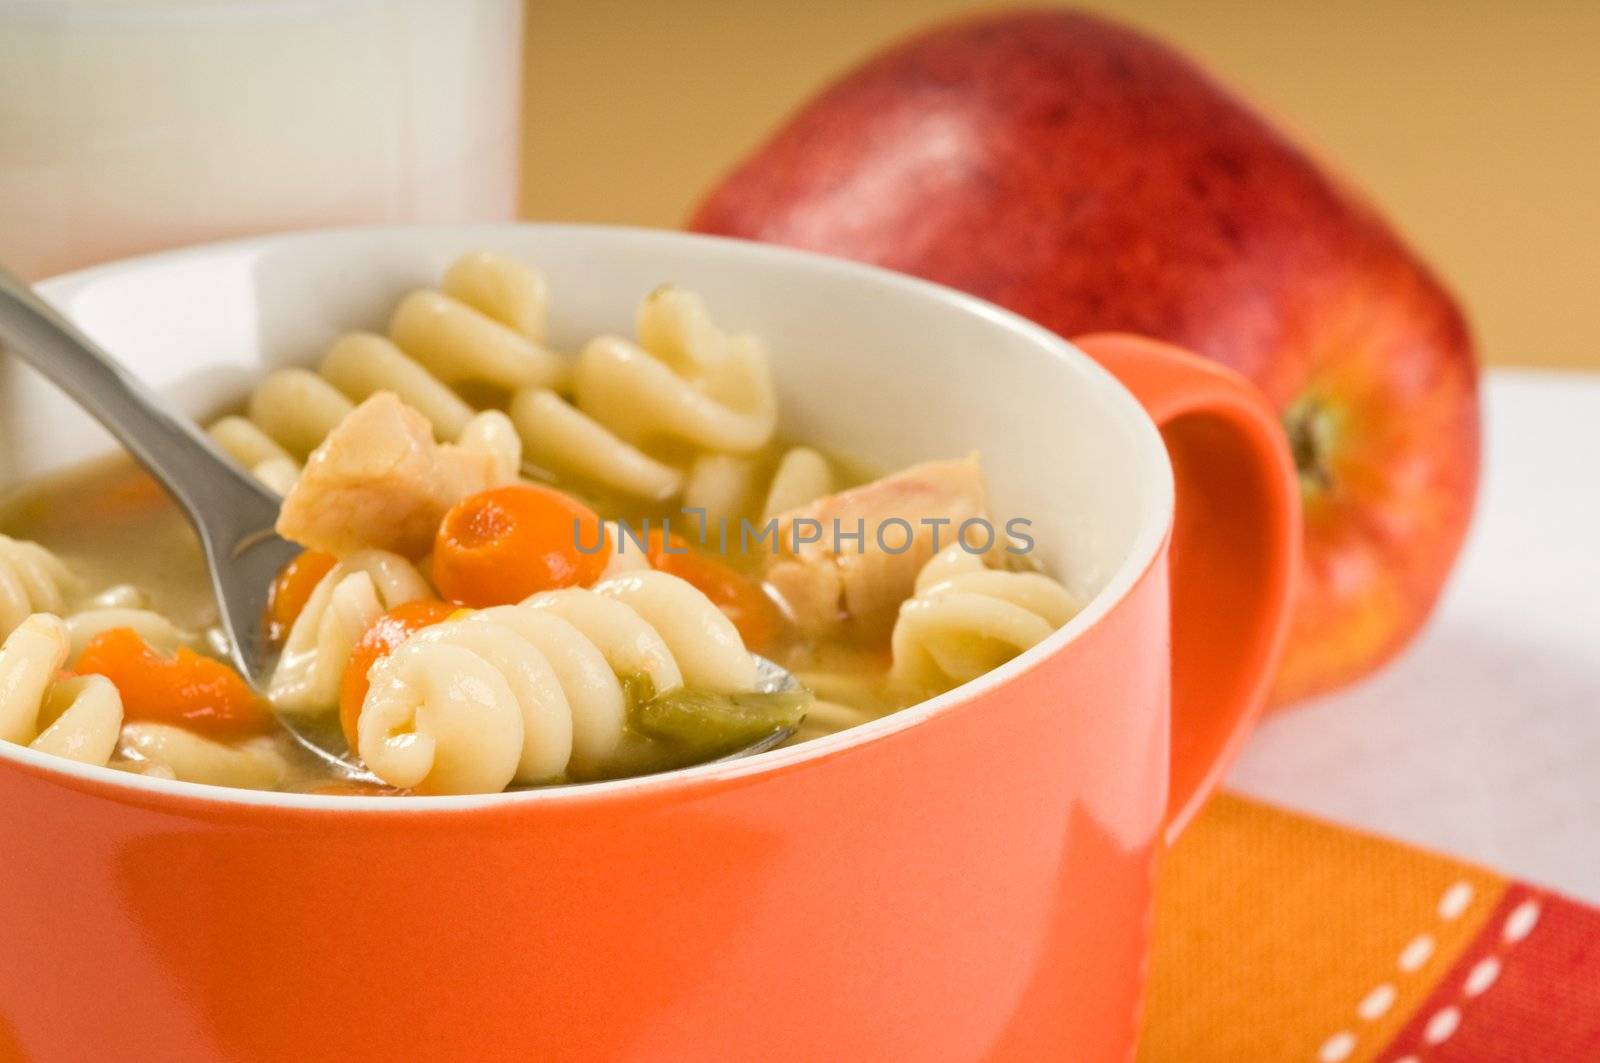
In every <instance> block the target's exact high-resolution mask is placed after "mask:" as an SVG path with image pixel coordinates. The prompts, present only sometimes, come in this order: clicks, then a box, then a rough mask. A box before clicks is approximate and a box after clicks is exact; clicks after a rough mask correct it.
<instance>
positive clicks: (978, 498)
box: [766, 456, 989, 638]
mask: <svg viewBox="0 0 1600 1063" xmlns="http://www.w3.org/2000/svg"><path fill="white" fill-rule="evenodd" d="M988 517H989V505H988V492H987V490H986V489H985V486H984V480H983V470H982V469H981V468H980V467H979V466H978V459H977V457H976V456H973V457H968V458H964V459H961V460H958V461H931V462H926V463H924V464H921V465H913V466H912V467H911V468H909V469H905V470H902V471H901V472H897V473H895V474H894V475H892V476H886V477H884V478H883V479H881V480H874V481H873V482H872V483H869V484H863V485H862V486H860V487H855V488H851V489H850V490H848V491H841V492H839V493H838V494H833V495H828V496H827V497H825V498H820V499H818V500H817V501H815V502H812V503H810V504H809V505H805V506H801V507H799V508H798V509H794V510H791V511H789V512H788V513H785V514H782V515H781V516H779V517H778V524H777V542H776V544H775V547H774V549H775V551H776V552H775V554H774V556H773V559H772V560H771V561H770V562H769V564H768V566H767V572H766V578H767V581H768V583H769V584H770V585H771V586H772V587H773V589H774V590H776V591H777V592H778V595H779V596H780V597H781V598H782V599H783V601H784V604H785V605H786V606H787V607H788V609H789V611H790V614H791V615H792V616H793V618H794V621H795V624H796V625H797V626H798V627H799V628H800V630H801V631H803V632H805V633H807V634H810V635H820V634H824V633H826V632H827V631H829V630H830V629H832V628H834V627H837V626H839V625H841V624H845V623H849V624H851V625H853V626H854V627H855V628H856V629H857V631H858V632H859V633H860V634H861V635H862V636H863V637H867V638H873V637H876V636H878V635H881V634H883V633H885V632H887V631H888V629H889V628H890V627H891V626H892V625H893V623H894V618H895V615H896V613H897V612H898V610H899V608H900V603H901V602H903V601H905V599H907V598H909V597H910V596H911V593H912V589H913V585H914V584H915V582H916V578H917V572H918V571H919V570H920V569H921V568H922V566H923V565H924V564H925V563H926V562H927V561H928V559H929V558H931V557H932V556H933V555H934V553H935V546H936V545H937V546H938V547H941V548H942V547H945V546H948V545H950V544H951V543H954V542H955V541H956V535H957V534H958V531H959V529H960V527H961V525H962V523H963V522H964V521H968V520H973V519H979V520H985V521H987V520H988ZM835 522H837V524H835ZM836 528H837V530H838V533H841V534H836V531H835V529H836ZM858 530H859V531H860V532H861V533H862V534H861V535H860V537H859V538H857V537H856V532H857V531H858ZM813 538H814V539H815V541H810V542H808V541H806V540H807V539H813ZM970 539H971V543H972V546H973V547H974V548H975V549H976V548H979V547H982V546H983V545H984V544H983V536H982V535H980V534H979V533H977V532H976V531H974V532H972V533H971V535H970ZM902 544H904V548H902Z"/></svg>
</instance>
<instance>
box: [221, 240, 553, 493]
mask: <svg viewBox="0 0 1600 1063" xmlns="http://www.w3.org/2000/svg"><path fill="white" fill-rule="evenodd" d="M442 287H443V290H442V291H439V292H435V291H418V292H413V293H412V294H411V295H409V296H407V297H406V298H405V299H403V300H402V301H401V303H400V304H399V307H398V308H397V309H396V311H395V315H394V319H393V321H392V322H391V325H390V335H389V336H380V335H377V334H375V333H371V332H353V333H350V334H348V335H345V336H342V337H340V338H339V339H338V340H337V341H336V342H335V343H334V344H333V346H331V347H330V348H328V351H327V353H326V354H325V355H324V356H323V358H322V361H321V362H320V363H319V364H318V366H317V368H316V369H315V370H311V369H303V368H288V369H279V370H276V371H274V372H272V373H269V374H267V376H266V377H265V378H264V379H263V380H262V381H261V383H260V384H258V385H257V386H256V389H255V391H254V392H253V393H252V394H251V396H250V400H249V403H248V404H247V407H246V410H245V413H244V414H243V415H231V416H228V417H223V418H221V419H220V420H218V421H216V422H215V423H213V424H212V426H211V428H210V429H209V432H210V435H211V437H212V439H214V440H215V441H216V442H217V444H218V445H219V446H220V447H221V448H222V449H223V450H224V451H225V452H226V453H227V454H228V455H229V456H230V457H232V458H233V459H234V460H235V461H237V462H239V463H240V464H241V465H243V466H244V467H245V468H246V469H247V470H249V471H250V472H251V473H252V474H253V475H255V476H256V478H257V479H259V480H261V481H262V482H263V483H265V484H266V485H267V486H268V487H270V488H272V489H273V490H274V491H277V492H278V493H279V494H287V493H288V491H289V489H290V488H291V487H292V486H293V485H294V482H295V479H296V477H298V476H299V473H300V464H301V463H302V462H303V461H305V459H306V457H307V456H309V455H310V453H311V452H312V451H313V450H315V449H316V448H317V447H318V446H319V445H320V444H321V443H322V441H323V440H324V439H326V438H327V436H328V433H329V432H331V431H333V429H334V427H335V426H336V425H337V424H338V423H339V422H340V421H342V420H344V418H345V416H346V415H347V414H349V413H350V411H351V410H352V409H354V408H355V406H356V404H358V403H360V402H362V401H364V400H366V399H368V398H370V397H371V396H372V395H374V394H376V393H377V392H379V391H392V392H394V393H395V394H396V395H398V396H399V398H400V400H401V401H402V402H404V403H405V404H406V405H407V406H410V407H412V408H413V409H415V410H417V411H418V412H420V413H421V414H422V415H423V416H424V417H426V418H427V419H428V421H429V423H430V424H432V425H433V431H434V436H435V438H436V439H438V440H439V441H440V442H446V443H448V442H465V439H466V437H467V436H469V435H470V434H471V431H472V426H473V425H475V424H478V423H481V422H479V420H478V418H479V417H481V416H482V415H481V414H479V413H478V412H477V411H476V410H475V409H474V407H473V406H472V405H471V404H470V403H469V402H467V400H466V399H464V398H462V397H461V396H460V395H459V394H457V393H456V391H455V390H454V389H453V386H454V385H460V384H488V385H491V386H494V387H499V388H503V389H506V390H512V389H515V388H520V387H525V386H545V385H549V384H553V383H555V382H557V381H558V380H561V379H562V378H563V377H564V376H565V373H566V369H565V363H564V362H563V361H562V359H561V358H560V357H559V356H557V355H555V354H553V353H552V352H550V351H548V350H546V349H545V348H544V347H543V346H542V340H543V337H544V332H545V315H546V309H547V304H548V301H549V295H548V291H547V288H546V285H545V281H544V277H543V276H542V275H541V274H540V273H539V272H538V271H536V270H533V269H530V268H529V267H527V266H525V265H523V264H521V263H519V262H514V261H512V260H511V259H507V258H503V257H501V256H498V255H492V254H489V253H487V252H473V253H470V254H466V255H463V256H462V257H461V258H459V259H457V260H456V262H455V263H454V264H452V265H451V266H450V268H449V269H448V270H447V271H446V273H445V277H444V283H443V286H442ZM501 446H502V449H503V442H502V443H501ZM519 465H520V453H519ZM512 471H513V475H514V474H515V471H516V470H515V469H513V470H512Z"/></svg>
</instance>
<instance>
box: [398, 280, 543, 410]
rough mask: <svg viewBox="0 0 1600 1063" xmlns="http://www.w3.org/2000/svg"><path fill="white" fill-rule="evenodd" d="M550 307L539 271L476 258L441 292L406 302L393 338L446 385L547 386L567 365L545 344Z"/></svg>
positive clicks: (412, 296)
mask: <svg viewBox="0 0 1600 1063" xmlns="http://www.w3.org/2000/svg"><path fill="white" fill-rule="evenodd" d="M547 302H548V293H547V290H546V287H545V282H544V278H543V276H541V275H540V274H539V273H538V272H537V271H535V270H532V269H529V268H528V267H527V266H524V265H522V264H521V263H518V262H514V261H512V260H510V259H506V258H501V257H499V256H497V255H492V254H489V253H488V252H482V251H480V252H475V253H473V254H469V255H466V256H463V257H462V258H460V259H458V260H457V261H456V262H455V263H454V264H453V265H452V266H451V267H450V268H449V270H447V271H446V272H445V278H444V290H443V291H429V290H420V291H415V292H412V293H411V294H410V295H407V296H406V297H405V298H404V299H402V300H400V305H399V306H397V307H396V308H395V311H394V316H393V317H392V318H390V319H389V338H390V339H392V340H393V341H394V342H395V343H396V344H397V345H398V346H399V347H400V349H401V350H403V351H405V352H406V353H407V354H409V355H410V356H411V357H412V358H415V359H416V360H417V361H418V362H419V363H421V364H422V365H423V366H424V367H426V368H427V370H428V372H430V373H432V374H433V375H434V376H436V377H438V378H439V379H440V380H442V381H444V382H445V383H446V384H461V383H475V384H486V385H488V386H490V387H494V388H500V389H503V390H505V391H514V390H516V389H517V388H524V387H549V386H551V385H552V384H555V383H557V382H558V381H560V380H561V379H562V378H563V376H564V375H565V372H566V363H565V362H564V361H563V360H562V358H561V357H560V356H559V355H557V354H555V353H554V352H553V351H551V350H549V349H548V348H547V347H545V346H544V344H543V342H542V340H543V337H544V319H545V308H546V304H547Z"/></svg>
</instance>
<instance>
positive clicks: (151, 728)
mask: <svg viewBox="0 0 1600 1063" xmlns="http://www.w3.org/2000/svg"><path fill="white" fill-rule="evenodd" d="M119 751H120V753H121V756H122V761H121V763H119V765H118V766H119V767H121V768H122V769H123V770H125V771H137V772H139V774H142V775H150V776H154V777H157V778H161V777H170V778H176V779H181V780H183V781H184V782H197V783H207V784H209V785H212V786H232V787H238V788H240V789H250V790H271V789H273V788H274V787H276V786H277V785H278V784H279V783H280V782H282V781H283V778H284V776H285V775H287V774H288V771H289V765H288V762H287V761H286V760H284V758H283V754H282V753H280V752H279V751H278V746H277V741H276V740H275V739H273V738H271V737H270V736H266V735H262V736H259V737H256V738H249V739H246V740H245V741H243V742H239V743H236V744H234V745H225V744H224V743H222V742H217V741H213V740H212V739H209V738H202V737H201V736H200V735H197V734H195V733H194V732H193V731H187V730H185V729H183V728H182V727H174V726H172V725H171V724H165V723H149V722H146V721H139V722H135V723H129V724H127V725H125V726H124V727H123V728H122V742H121V745H120V747H119Z"/></svg>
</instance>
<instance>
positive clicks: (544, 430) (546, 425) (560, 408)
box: [511, 388, 683, 501]
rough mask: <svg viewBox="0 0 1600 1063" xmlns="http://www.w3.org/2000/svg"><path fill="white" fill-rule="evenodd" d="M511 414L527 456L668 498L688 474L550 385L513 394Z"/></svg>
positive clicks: (571, 472) (565, 470)
mask: <svg viewBox="0 0 1600 1063" xmlns="http://www.w3.org/2000/svg"><path fill="white" fill-rule="evenodd" d="M511 420H512V423H514V424H515V425H516V427H517V432H518V434H519V435H521V437H522V442H523V445H524V447H525V448H526V450H527V454H528V460H529V461H531V462H533V463H534V464H535V465H537V466H539V467H540V468H544V469H549V470H552V471H559V472H563V473H567V474H569V475H572V476H579V477H582V478H583V479H585V480H590V481H592V482H594V483H597V484H602V485H604V486H606V487H610V488H613V489H615V490H618V491H622V492H624V493H625V494H629V495H633V496H635V497H637V498H649V499H655V500H657V501H664V500H666V499H669V498H671V497H673V496H674V495H676V494H677V493H678V492H679V491H681V490H682V489H683V474H682V473H681V472H679V471H678V470H677V469H675V468H673V467H672V466H670V465H666V464H664V463H662V462H659V461H657V460H656V459H654V458H652V457H651V456H650V455H648V454H646V453H645V452H644V451H642V450H640V449H639V448H638V447H636V446H634V445H633V444H632V443H629V442H626V441H625V440H623V439H621V438H619V437H618V436H617V435H616V433H614V432H612V431H611V430H610V429H609V428H607V427H605V426H604V425H602V424H601V423H600V422H599V421H596V420H595V419H594V418H592V417H590V416H589V415H588V414H586V413H584V412H582V411H581V410H578V409H576V408H574V407H573V406H570V405H569V404H568V403H567V402H566V400H565V399H563V398H561V396H559V395H557V394H556V393H555V392H553V391H551V390H549V389H548V388H528V389H525V390H523V391H519V392H517V394H516V396H515V397H514V398H512V400H511Z"/></svg>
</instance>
